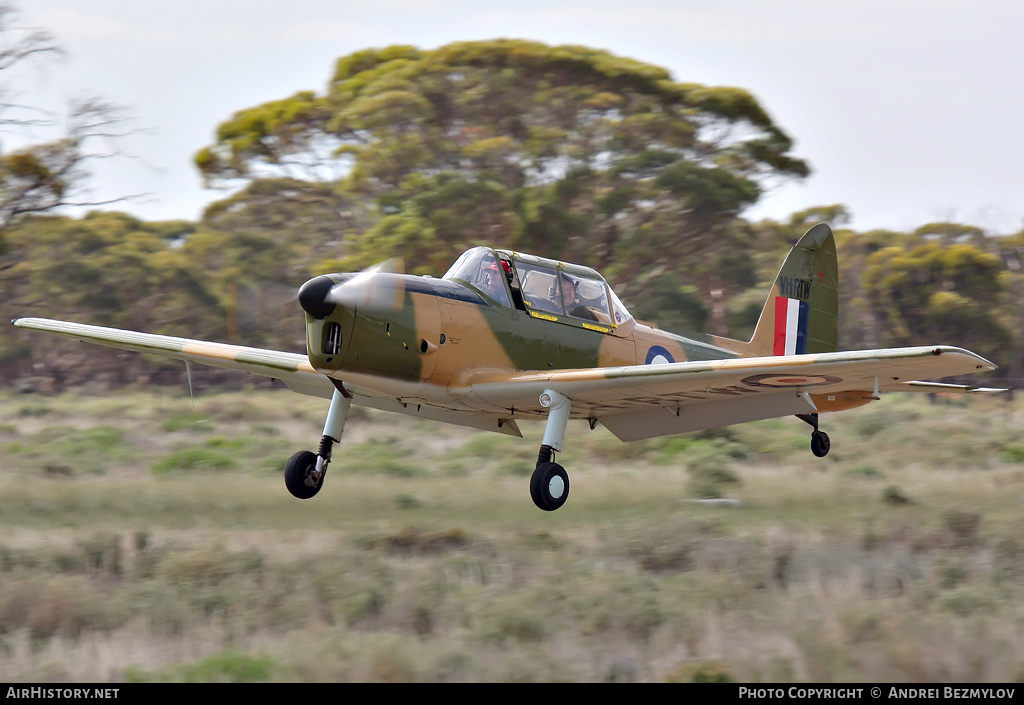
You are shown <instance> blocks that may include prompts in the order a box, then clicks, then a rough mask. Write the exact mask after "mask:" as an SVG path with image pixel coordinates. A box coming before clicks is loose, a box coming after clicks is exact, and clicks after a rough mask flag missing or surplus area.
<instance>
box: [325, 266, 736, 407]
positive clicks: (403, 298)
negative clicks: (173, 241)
mask: <svg viewBox="0 0 1024 705" xmlns="http://www.w3.org/2000/svg"><path fill="white" fill-rule="evenodd" d="M477 249H478V250H481V251H484V252H489V253H492V254H493V255H495V256H497V257H500V258H503V259H505V260H506V261H508V262H510V263H511V265H512V267H517V266H519V267H520V271H521V270H522V267H523V266H525V265H523V264H522V263H523V262H527V263H528V264H529V265H530V266H532V267H534V268H540V267H543V268H546V269H544V270H540V271H545V272H546V271H548V270H550V271H551V272H557V273H563V272H564V273H566V275H567V276H570V277H578V278H579V279H578V281H586V282H587V283H588V284H590V286H591V293H593V287H594V286H595V285H599V286H600V287H602V288H603V291H602V292H600V295H599V296H600V297H601V298H602V300H603V302H605V308H604V310H605V311H607V314H606V315H603V316H602V320H592V319H589V318H580V317H577V316H572V315H569V313H567V312H566V311H565V310H562V311H552V310H541V309H539V308H537V307H536V306H533V305H531V304H530V303H529V301H528V297H525V296H523V295H522V294H521V293H520V294H519V295H518V296H517V295H516V290H517V289H518V288H519V287H518V285H519V280H518V276H516V277H515V278H514V279H513V278H512V277H509V278H510V279H513V281H514V283H515V284H516V285H517V286H512V284H513V281H508V280H506V281H504V282H503V284H504V285H505V288H504V290H503V292H500V293H499V295H498V296H489V295H487V294H486V293H485V290H484V289H483V288H482V287H481V288H477V287H475V286H473V285H472V284H470V283H468V282H467V281H465V280H461V279H449V278H443V279H435V278H432V277H416V276H411V275H400V274H384V273H379V274H375V275H373V277H374V279H373V283H372V287H371V288H370V289H369V290H368V289H367V288H366V286H365V285H364V287H363V289H361V290H360V291H358V292H357V293H356V295H354V296H352V297H350V300H347V301H345V302H344V303H343V304H338V305H335V306H334V307H333V309H332V310H331V311H330V313H329V314H327V315H326V316H324V317H322V318H317V317H315V316H313V315H310V314H309V313H308V312H307V314H306V333H307V346H308V352H309V360H310V363H311V365H312V366H313V368H314V369H316V370H317V371H318V372H321V373H324V374H327V375H329V376H331V377H333V378H335V379H340V380H343V381H345V382H346V383H347V384H353V385H357V386H359V385H363V384H366V385H372V386H373V387H375V388H378V389H379V388H381V386H382V385H383V386H384V387H386V388H387V389H389V390H390V392H391V395H392V396H393V397H394V398H396V399H401V400H402V401H404V402H422V403H426V404H441V405H443V406H445V407H448V408H452V407H453V405H454V406H456V407H458V406H462V407H464V408H467V409H476V410H480V411H484V410H486V411H490V412H497V413H504V414H509V413H512V414H513V415H514V413H515V412H514V410H510V409H506V408H501V407H494V406H492V405H490V404H488V403H487V402H485V401H483V400H481V399H477V398H474V397H473V396H472V395H466V394H464V393H462V394H453V393H452V392H453V390H464V389H466V388H467V387H468V386H469V385H468V382H469V376H471V375H479V374H481V373H483V372H488V371H493V372H498V371H509V372H512V371H527V370H537V371H547V370H566V369H590V368H594V367H614V366H620V365H636V364H644V363H652V362H681V361H685V360H713V359H722V358H728V357H736V356H737V355H738V353H736V352H734V351H730V350H727V349H726V348H724V347H721V346H718V345H715V344H712V343H711V342H702V341H699V340H695V339H690V338H684V337H682V336H678V335H674V334H671V333H667V332H665V331H660V330H657V329H655V328H653V327H650V326H647V325H644V324H642V323H639V322H637V321H636V320H634V319H633V318H632V317H631V316H629V314H628V312H627V311H626V310H625V308H624V307H623V306H622V305H621V303H619V302H618V300H617V298H615V297H614V295H613V294H612V292H611V291H610V289H608V288H607V284H606V283H605V281H604V279H603V278H601V277H600V275H599V274H598V273H597V272H595V271H594V270H592V269H589V268H586V267H579V266H575V265H567V264H564V263H559V262H555V261H552V260H544V259H541V258H536V257H530V256H528V255H520V254H515V253H509V252H504V251H492V250H486V248H477ZM353 276H354V275H329V276H328V277H322V278H320V279H321V280H322V279H329V280H330V282H331V284H330V285H328V283H327V282H321V286H322V287H324V289H325V290H326V288H327V287H328V286H344V285H345V284H346V283H347V282H349V281H351V278H352V277H353ZM314 281H315V280H314ZM595 310H598V313H599V315H600V311H601V309H600V308H597V309H595ZM594 318H595V319H596V318H597V316H595V317H594ZM339 333H340V337H341V340H340V345H339V344H338V341H337V336H338V334H339ZM709 340H710V339H709Z"/></svg>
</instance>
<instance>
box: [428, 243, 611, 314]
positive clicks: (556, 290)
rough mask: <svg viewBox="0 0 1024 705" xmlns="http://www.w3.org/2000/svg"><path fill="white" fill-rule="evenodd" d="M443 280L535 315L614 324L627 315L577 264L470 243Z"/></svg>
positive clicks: (590, 271)
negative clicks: (466, 287)
mask: <svg viewBox="0 0 1024 705" xmlns="http://www.w3.org/2000/svg"><path fill="white" fill-rule="evenodd" d="M443 278H444V279H449V280H453V281H458V282H461V283H463V284H467V285H469V286H471V287H472V288H474V289H476V290H477V291H479V292H480V293H481V294H483V295H484V296H485V297H487V298H488V299H490V300H491V301H493V302H495V303H497V304H500V305H502V306H508V307H511V308H516V309H519V310H521V311H526V312H527V313H528V314H530V315H531V316H533V317H535V318H546V319H550V320H561V319H562V318H563V317H564V318H567V319H570V320H576V321H590V322H593V323H596V324H599V325H601V326H610V327H612V328H615V327H617V326H620V325H622V324H623V323H625V322H626V321H628V320H629V319H630V318H631V316H630V314H629V311H628V310H626V307H625V306H623V305H622V302H621V301H619V298H618V297H617V296H616V295H615V292H613V291H612V290H611V288H610V287H609V286H608V283H607V282H605V280H604V278H603V277H602V276H601V275H600V274H598V273H597V272H596V271H594V270H593V269H590V268H589V267H583V266H580V265H574V264H565V263H563V262H558V261H556V260H549V259H544V258H541V257H534V256H532V255H525V254H521V253H518V252H511V251H508V250H492V249H491V248H489V247H474V248H473V249H471V250H467V251H466V252H464V253H462V256H461V257H459V259H457V260H456V261H455V264H453V265H452V266H451V268H450V269H449V270H448V271H447V272H445V274H444V277H443ZM584 325H585V324H584Z"/></svg>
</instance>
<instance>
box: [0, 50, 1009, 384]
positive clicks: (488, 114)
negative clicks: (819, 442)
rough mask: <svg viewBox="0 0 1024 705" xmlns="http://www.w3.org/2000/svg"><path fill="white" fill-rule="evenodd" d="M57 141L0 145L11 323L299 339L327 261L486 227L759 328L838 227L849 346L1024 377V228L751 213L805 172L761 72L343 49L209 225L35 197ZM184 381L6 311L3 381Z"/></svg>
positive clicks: (663, 312) (388, 251)
mask: <svg viewBox="0 0 1024 705" xmlns="http://www.w3.org/2000/svg"><path fill="white" fill-rule="evenodd" d="M55 144H56V143H55ZM43 147H46V148H48V149H49V151H42V148H43ZM65 147H67V144H65ZM38 149H39V150H41V151H38V153H36V152H33V148H28V149H25V150H21V151H20V152H18V153H13V154H10V153H9V154H0V159H2V160H3V163H4V165H5V167H4V168H5V171H4V172H3V173H0V201H2V203H3V205H4V208H5V213H9V214H11V217H10V218H9V219H8V220H9V222H8V223H7V224H5V225H3V226H2V227H0V307H2V308H3V311H2V314H3V315H5V316H6V317H7V318H8V319H11V318H16V317H19V316H27V315H40V316H49V317H56V318H68V319H72V320H80V321H86V322H91V323H97V324H102V325H109V326H115V327H125V328H132V329H137V330H145V331H151V332H158V333H167V334H172V335H182V336H188V337H195V338H207V339H215V340H223V341H228V342H236V343H241V344H246V345H255V346H267V347H275V348H281V349H289V350H296V351H301V350H302V349H303V338H302V336H303V324H302V318H301V312H300V311H299V309H298V307H297V305H296V304H295V302H294V292H295V290H296V288H297V287H298V286H299V285H300V284H301V283H302V282H303V281H305V280H306V279H307V278H309V277H311V276H313V275H315V274H318V273H322V272H325V271H345V270H352V269H359V268H362V267H364V266H367V265H369V264H372V263H373V262H375V261H378V260H380V259H383V258H386V257H389V256H392V255H402V256H403V257H404V258H405V260H406V263H407V267H408V269H409V271H411V272H413V273H417V274H432V275H434V276H439V275H440V274H441V273H443V272H444V270H445V269H446V268H447V267H448V265H449V264H450V263H451V262H452V261H454V259H455V258H456V257H457V256H458V254H459V253H460V252H461V251H463V250H464V249H466V248H468V247H471V246H473V245H478V244H487V245H492V246H499V247H511V248H515V249H520V250H523V251H527V252H533V253H536V254H540V255H545V256H549V257H557V258H561V259H563V260H566V261H573V262H580V263H584V264H588V265H591V266H594V267H596V268H598V269H599V270H600V271H602V272H603V273H604V274H605V276H606V277H607V278H608V280H609V282H610V283H611V285H612V286H613V288H615V290H616V291H617V292H618V293H619V294H620V296H621V297H622V298H623V299H624V301H625V302H626V303H627V305H628V306H630V308H631V310H632V311H633V313H634V315H636V316H637V317H638V318H641V319H643V320H648V321H652V322H655V323H657V324H659V325H661V326H663V327H665V328H669V329H676V330H681V331H685V330H692V331H707V332H714V333H717V334H724V335H729V336H731V337H736V338H746V337H747V336H749V334H750V332H751V330H752V327H753V324H754V322H755V320H756V317H757V314H758V313H759V311H760V309H761V306H762V304H763V298H764V295H765V291H766V287H767V286H768V284H769V283H770V281H771V280H772V278H773V277H774V275H775V273H776V270H777V268H778V266H779V264H780V263H781V260H782V257H783V256H784V254H785V252H786V251H787V249H788V248H789V247H790V246H791V245H792V244H793V242H794V241H795V240H796V239H797V238H798V237H799V236H800V235H801V234H802V233H803V232H804V231H805V230H807V229H808V228H809V227H810V226H811V225H813V224H814V223H816V222H820V221H825V222H828V223H830V224H831V225H832V226H833V228H834V229H835V230H836V234H837V241H838V245H839V257H840V270H841V282H842V285H841V291H842V299H843V300H842V314H841V318H840V326H841V329H840V345H841V346H842V347H844V348H864V347H875V346H889V345H915V344H931V343H949V344H955V345H961V346H964V347H968V348H970V349H972V350H975V351H976V352H978V353H980V354H982V355H985V356H986V357H989V358H990V359H992V360H993V361H995V362H996V363H998V364H999V365H1000V368H1001V369H1000V370H999V371H998V374H999V375H1000V378H1001V379H1008V380H1009V381H1010V382H1011V383H1014V382H1015V381H1016V379H1017V377H1018V376H1019V374H1020V373H1019V370H1020V364H1021V352H1020V347H1021V341H1020V337H1021V331H1022V329H1024V327H1022V325H1021V322H1022V321H1021V315H1022V314H1020V313H1019V312H1020V311H1022V310H1024V307H1022V306H1021V305H1020V304H1021V303H1024V301H1022V300H1024V283H1022V280H1021V271H1020V269H1021V268H1020V252H1019V250H1020V247H1021V246H1022V244H1024V231H1022V232H1020V233H1017V234H1013V235H1005V234H1004V235H999V236H996V235H994V234H991V233H986V232H984V231H983V230H981V229H979V228H976V227H971V226H966V225H961V224H957V223H930V224H925V225H923V226H922V227H920V228H918V229H917V230H915V231H913V232H893V231H870V232H857V231H854V230H850V229H846V228H845V227H844V225H845V224H846V223H847V222H848V220H849V214H848V213H847V212H846V211H845V210H844V208H843V207H842V206H825V207H820V208H815V209H811V210H808V211H805V212H801V213H796V214H794V215H793V216H792V217H791V218H790V219H789V220H788V221H785V222H776V221H761V222H750V221H749V220H746V219H744V217H743V215H742V214H743V212H744V211H745V209H747V208H748V207H749V206H751V205H753V204H755V203H756V202H757V200H758V199H759V198H760V196H761V195H762V193H763V192H764V191H765V190H766V189H768V188H771V187H772V186H774V185H776V184H778V183H779V182H780V181H781V180H786V179H800V178H803V177H805V176H807V174H808V173H809V171H810V170H809V167H808V165H807V164H806V163H804V162H803V161H802V160H801V159H799V158H798V157H796V156H794V155H793V154H791V149H792V140H791V139H790V138H789V137H788V136H787V135H786V134H785V133H784V132H783V131H782V130H781V129H780V128H779V127H778V126H776V125H775V124H774V123H773V122H772V120H771V118H770V117H769V116H768V114H767V113H766V112H765V111H764V109H763V108H762V107H761V106H760V105H759V104H758V102H757V101H756V100H755V99H754V98H753V97H752V96H751V95H750V94H749V93H748V92H746V91H744V90H742V89H737V88H723V87H706V86H701V85H696V84H686V83H677V82H675V81H673V80H672V79H671V78H670V76H669V75H668V73H667V72H666V71H665V70H664V69H661V68H658V67H655V66H650V65H648V64H643V63H640V62H636V61H633V60H630V59H625V58H620V57H615V56H612V55H611V54H608V53H607V52H603V51H598V50H593V49H588V48H584V47H571V46H562V47H549V46H545V45H542V44H537V43H530V42H523V41H514V40H498V41H491V42H467V43H457V44H452V45H448V46H445V47H442V48H440V49H436V50H432V51H421V50H419V49H415V48H413V47H402V46H396V47H388V48H385V49H380V50H367V51H363V52H357V53H355V54H352V55H350V56H346V57H343V58H341V59H339V60H338V62H337V65H336V67H335V71H334V74H333V76H332V77H331V79H330V81H329V83H328V86H327V89H326V90H325V91H324V93H323V94H316V93H313V92H302V93H297V94H295V95H294V96H291V97H289V98H285V99H282V100H279V101H273V102H271V103H267V104H264V105H260V106H255V107H252V108H247V109H244V110H241V111H239V112H237V113H236V114H235V115H233V116H232V117H231V118H229V119H228V120H226V121H225V122H224V123H222V124H221V125H220V126H219V127H218V130H217V133H216V141H215V142H214V143H213V144H212V145H209V146H207V147H205V148H203V149H201V150H200V151H199V152H198V153H197V155H196V158H195V161H196V165H197V167H198V168H199V170H200V172H201V173H202V175H203V177H204V179H206V181H207V182H208V183H209V184H210V185H212V186H220V187H225V188H229V189H232V190H233V195H231V196H229V197H228V198H226V199H224V200H221V201H219V202H216V203H214V204H212V205H211V206H209V207H208V208H207V210H206V212H205V214H204V215H203V217H202V219H201V220H200V221H199V222H186V221H174V222H159V223H154V222H143V221H140V220H138V219H136V218H133V217H131V216H128V215H125V214H123V213H118V212H110V211H96V212H92V213H89V214H88V215H86V216H84V217H81V218H72V217H66V216H62V215H56V214H54V213H56V212H59V211H57V210H56V208H58V207H59V205H60V204H59V203H58V204H57V205H55V206H54V207H42V208H34V209H33V208H28V207H27V206H26V205H25V204H24V203H23V204H21V205H20V206H19V205H18V204H19V201H18V198H19V193H28V192H29V191H30V189H26V184H29V182H32V183H34V184H35V188H36V193H37V194H38V193H39V192H40V191H46V190H47V189H50V191H51V192H60V193H64V190H66V189H67V188H68V187H69V185H70V182H68V181H67V179H68V178H69V177H66V176H61V177H60V178H58V176H59V175H57V174H56V173H55V172H54V171H53V170H52V169H51V168H50V167H49V166H48V163H47V162H46V160H45V159H44V158H43V157H45V156H47V155H50V154H51V153H52V152H53V151H54V150H55V149H57V150H59V146H58V147H55V146H54V145H41V146H40V147H39V148H38ZM15 167H17V168H15ZM61 178H64V181H61ZM76 178H82V176H81V175H78V176H77V177H76ZM33 180H34V181H33ZM183 374H184V370H183V369H182V366H180V365H178V364H174V363H163V362H160V361H153V360H148V359H141V358H140V356H132V355H129V354H123V353H119V352H116V351H108V350H98V349H96V348H93V347H91V346H89V347H87V346H73V345H64V344H57V343H55V342H54V341H53V340H50V339H47V338H46V337H45V336H31V335H25V334H20V333H19V332H18V331H16V330H15V329H13V327H5V328H2V329H0V384H3V385H6V386H11V385H15V384H17V383H18V382H19V380H25V379H29V380H31V382H29V383H28V384H31V385H33V386H35V387H39V386H44V387H47V388H53V389H61V388H64V387H66V386H67V385H75V384H80V383H83V382H87V381H89V382H94V383H97V384H101V385H117V384H125V383H132V382H139V381H143V382H160V381H167V382H171V381H173V382H175V383H178V382H179V381H180V380H181V379H182V377H183ZM205 374H208V375H210V377H209V379H211V380H213V379H215V378H216V375H217V374H219V373H215V372H212V371H211V372H207V373H205ZM22 383H24V382H22Z"/></svg>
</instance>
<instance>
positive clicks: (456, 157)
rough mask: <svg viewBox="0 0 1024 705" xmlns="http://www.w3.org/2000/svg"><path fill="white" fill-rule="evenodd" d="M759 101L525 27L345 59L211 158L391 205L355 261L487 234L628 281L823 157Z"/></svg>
mask: <svg viewBox="0 0 1024 705" xmlns="http://www.w3.org/2000/svg"><path fill="white" fill-rule="evenodd" d="M792 146H793V143H792V141H791V140H790V138H789V137H788V136H787V135H786V134H785V133H784V132H783V131H782V130H781V129H780V128H779V127H778V126H776V125H775V124H774V123H773V122H772V120H771V118H770V117H769V116H768V114H767V113H766V112H765V110H764V109H763V108H762V107H761V106H760V104H759V103H758V102H757V100H756V99H755V98H754V97H753V96H752V95H750V94H749V93H748V92H747V91H744V90H742V89H738V88H723V87H707V86H702V85H698V84H692V83H677V82H675V81H673V80H672V78H671V77H670V75H669V74H668V72H667V71H665V70H664V69H662V68H659V67H656V66H652V65H649V64H644V63H641V62H638V61H634V60H632V59H627V58H621V57H616V56H613V55H612V54H609V53H608V52H605V51H600V50H596V49H589V48H586V47H579V46H555V47H552V46H546V45H544V44H539V43H536V42H526V41H519V40H495V41H486V42H461V43H456V44H450V45H448V46H444V47H441V48H439V49H436V50H432V51H423V50H420V49H416V48H414V47H408V46H392V47H387V48H384V49H371V50H366V51H361V52H357V53H354V54H351V55H349V56H345V57H342V58H341V59H339V60H338V62H337V64H336V66H335V71H334V74H333V76H332V77H331V79H330V81H329V83H328V86H327V89H326V91H325V92H324V93H323V94H320V95H318V94H315V93H312V92H301V93H297V94H295V95H293V96H291V97H290V98H284V99H282V100H277V101H272V102H269V103H266V104H263V105H260V106H256V107H252V108H247V109H245V110H241V111H239V112H237V113H235V115H234V116H232V117H231V118H230V119H229V120H227V121H226V122H224V123H222V124H221V125H220V126H219V128H218V130H217V140H216V142H215V143H214V144H212V145H210V146H208V147H206V148H204V149H202V150H201V151H200V152H199V153H198V154H197V156H196V163H197V165H198V167H199V169H200V170H201V172H202V173H203V175H204V177H205V178H206V179H207V181H208V182H209V183H211V184H223V185H231V184H240V183H252V182H255V181H258V180H261V179H266V178H271V177H273V178H282V177H285V178H289V179H295V180H302V181H306V182H316V183H321V184H328V183H329V184H335V185H337V186H338V187H339V188H341V189H343V190H344V191H345V192H346V193H347V194H349V195H350V197H351V198H353V199H354V200H356V201H360V202H362V203H363V204H364V210H367V209H369V210H375V211H376V215H377V217H376V218H375V219H373V220H372V224H371V225H370V227H369V228H368V229H366V230H364V231H356V232H354V233H352V235H354V236H355V237H353V238H351V245H352V246H351V247H350V248H349V249H348V252H349V253H350V259H351V263H352V264H353V265H354V264H366V263H368V260H369V259H370V258H374V257H379V256H380V254H381V252H382V251H387V250H401V251H402V252H403V254H404V255H405V256H406V259H407V260H408V261H411V262H412V263H413V267H414V269H421V270H422V271H424V272H426V271H437V270H439V269H440V270H443V269H444V267H445V266H447V263H448V262H450V260H451V257H452V255H453V253H455V254H457V253H458V252H459V251H461V250H462V249H465V248H466V247H468V246H471V245H474V244H480V243H487V244H491V245H496V246H512V247H518V248H520V249H526V250H534V251H538V252H543V253H544V254H546V255H548V256H553V257H561V258H564V259H567V260H572V261H578V262H583V263H587V264H591V265H593V266H596V267H599V268H601V269H602V270H603V271H605V272H606V273H607V274H609V275H610V276H611V277H612V278H613V279H615V278H619V279H620V280H621V281H620V282H619V283H620V284H621V283H622V282H623V281H625V280H627V279H635V278H639V277H640V276H641V275H642V274H644V273H645V272H647V270H649V269H650V268H651V267H652V265H655V264H656V263H657V262H658V261H660V260H661V259H662V258H663V257H664V254H665V253H666V252H672V251H677V250H679V249H680V248H681V246H683V245H686V244H688V245H690V246H691V247H694V246H697V245H698V244H700V245H702V246H704V247H705V248H706V247H708V246H710V245H712V244H714V241H715V237H716V236H719V235H721V232H722V229H723V228H724V226H725V225H726V224H727V223H728V222H729V221H731V220H733V219H735V217H736V216H737V214H739V213H740V212H741V211H742V210H743V209H744V208H746V207H747V206H750V205H751V204H753V203H754V202H756V201H757V200H758V198H759V197H760V195H761V193H762V189H763V188H764V187H765V186H766V184H768V183H769V182H770V181H771V180H772V179H777V178H800V177H803V176H806V175H807V174H808V167H807V165H806V163H804V162H803V161H802V160H800V159H799V158H797V157H795V156H793V155H792V154H791V149H792Z"/></svg>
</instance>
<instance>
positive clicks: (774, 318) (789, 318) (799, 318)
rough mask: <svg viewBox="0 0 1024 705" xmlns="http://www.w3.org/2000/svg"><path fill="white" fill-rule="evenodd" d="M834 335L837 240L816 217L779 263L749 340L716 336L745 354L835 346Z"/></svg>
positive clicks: (820, 349)
mask: <svg viewBox="0 0 1024 705" xmlns="http://www.w3.org/2000/svg"><path fill="white" fill-rule="evenodd" d="M838 340H839V261H838V258H837V256H836V241H835V236H834V235H833V234H832V228H830V227H829V226H828V225H826V224H825V223H819V224H818V225H815V226H814V227H813V228H811V229H810V230H808V231H807V232H806V233H805V234H804V236H803V237H801V238H800V240H799V241H798V242H797V243H796V245H794V246H793V249H792V250H790V252H789V255H788V256H787V257H786V260H785V261H784V262H783V263H782V267H781V269H779V274H778V276H777V277H776V278H775V283H774V284H773V285H772V288H771V291H770V292H769V293H768V299H767V301H765V304H764V308H763V309H762V310H761V316H760V318H758V320H757V326H755V328H754V334H753V336H752V337H751V338H750V341H749V342H747V343H743V342H740V341H728V340H725V339H720V340H718V341H716V342H718V343H719V344H720V345H722V346H723V347H727V348H729V349H731V350H734V351H735V352H738V353H740V354H742V355H744V356H768V355H794V354H796V355H798V354H802V353H823V352H835V351H836V350H837V349H838ZM730 343H731V344H730Z"/></svg>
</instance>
